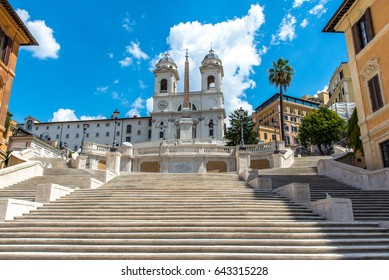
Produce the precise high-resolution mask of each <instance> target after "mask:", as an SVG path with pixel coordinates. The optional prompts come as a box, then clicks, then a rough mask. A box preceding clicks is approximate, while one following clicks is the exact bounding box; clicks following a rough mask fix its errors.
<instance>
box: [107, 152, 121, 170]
mask: <svg viewBox="0 0 389 280" xmlns="http://www.w3.org/2000/svg"><path fill="white" fill-rule="evenodd" d="M120 157H121V153H119V152H108V153H107V162H106V169H107V170H108V171H109V172H112V173H113V174H115V175H119V174H120Z"/></svg>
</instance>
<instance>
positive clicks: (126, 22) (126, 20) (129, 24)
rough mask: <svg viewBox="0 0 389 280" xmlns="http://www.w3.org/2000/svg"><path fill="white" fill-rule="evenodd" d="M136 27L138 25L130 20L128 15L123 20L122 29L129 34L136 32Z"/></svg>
mask: <svg viewBox="0 0 389 280" xmlns="http://www.w3.org/2000/svg"><path fill="white" fill-rule="evenodd" d="M135 25H136V23H135V21H133V20H130V18H129V17H128V14H127V17H125V18H124V19H123V22H122V27H123V28H124V29H125V30H127V31H128V32H132V31H134V29H133V26H135Z"/></svg>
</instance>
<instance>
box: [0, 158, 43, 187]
mask: <svg viewBox="0 0 389 280" xmlns="http://www.w3.org/2000/svg"><path fill="white" fill-rule="evenodd" d="M43 170H44V166H43V164H42V163H41V162H38V161H27V162H24V163H20V164H17V165H14V166H11V167H7V168H4V169H0V189H2V188H5V187H8V186H10V185H13V184H16V183H18V182H21V181H24V180H27V179H30V178H32V177H35V176H42V175H43Z"/></svg>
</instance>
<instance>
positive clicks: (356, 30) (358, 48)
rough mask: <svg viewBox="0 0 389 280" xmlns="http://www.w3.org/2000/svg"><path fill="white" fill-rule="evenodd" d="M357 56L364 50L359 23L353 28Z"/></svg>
mask: <svg viewBox="0 0 389 280" xmlns="http://www.w3.org/2000/svg"><path fill="white" fill-rule="evenodd" d="M352 32H353V39H354V47H355V54H358V53H359V52H360V51H361V50H362V42H361V34H360V31H359V26H358V22H357V23H356V24H354V25H353V27H352Z"/></svg>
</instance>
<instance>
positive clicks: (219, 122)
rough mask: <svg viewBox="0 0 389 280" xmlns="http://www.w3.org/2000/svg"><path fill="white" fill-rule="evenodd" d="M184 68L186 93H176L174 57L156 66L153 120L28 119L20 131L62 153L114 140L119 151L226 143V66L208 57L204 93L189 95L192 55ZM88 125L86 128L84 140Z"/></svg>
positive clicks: (203, 73) (211, 55)
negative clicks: (143, 146)
mask: <svg viewBox="0 0 389 280" xmlns="http://www.w3.org/2000/svg"><path fill="white" fill-rule="evenodd" d="M185 64H186V65H185V66H186V68H185V81H184V92H177V82H178V81H179V80H180V77H179V74H178V67H177V65H176V63H175V62H174V60H173V59H172V58H171V57H170V55H169V54H167V53H166V54H165V55H164V56H163V57H162V58H161V59H160V60H159V62H158V63H157V64H156V68H155V69H154V71H153V73H154V94H153V99H154V102H153V110H152V112H151V113H150V115H151V116H149V117H142V118H139V117H133V118H119V119H102V120H91V121H65V122H40V121H38V120H37V119H35V118H33V117H31V116H29V117H27V118H26V119H25V123H24V124H20V125H19V126H20V127H22V128H23V129H24V130H26V131H28V132H30V133H32V134H34V135H36V136H38V137H39V138H42V139H43V140H46V141H50V142H51V143H55V145H56V146H58V147H63V146H67V147H68V148H70V149H72V150H77V149H79V148H80V147H81V142H82V139H84V141H85V142H93V143H97V144H103V145H111V144H112V142H113V141H112V138H113V137H115V138H116V139H115V143H116V145H118V146H120V145H122V144H123V143H124V142H129V143H131V144H135V145H136V144H142V143H145V142H146V143H147V142H156V143H160V142H161V141H163V140H170V141H168V142H173V143H175V144H176V143H177V144H179V143H184V142H185V143H190V142H191V141H193V142H194V141H195V140H200V139H202V140H206V139H207V140H215V141H222V140H223V138H224V131H225V122H224V120H225V118H226V113H225V109H224V97H223V92H222V79H223V65H222V61H221V60H220V58H219V57H218V56H217V55H216V54H215V53H214V51H213V50H210V51H209V53H208V54H207V55H206V56H205V57H204V59H203V61H202V62H201V66H200V69H199V71H200V73H201V90H200V91H192V92H191V91H189V70H188V68H189V67H188V64H189V62H188V54H187V59H186V62H185ZM84 123H88V128H87V129H86V131H85V134H84V131H83V124H84ZM115 128H116V129H115ZM83 136H84V137H83Z"/></svg>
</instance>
